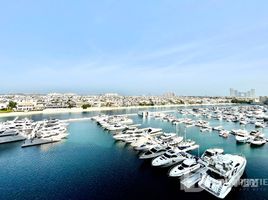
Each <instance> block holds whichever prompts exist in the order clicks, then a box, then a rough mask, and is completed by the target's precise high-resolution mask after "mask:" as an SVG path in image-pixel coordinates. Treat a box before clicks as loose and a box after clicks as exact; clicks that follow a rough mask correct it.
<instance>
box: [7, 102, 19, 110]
mask: <svg viewBox="0 0 268 200" xmlns="http://www.w3.org/2000/svg"><path fill="white" fill-rule="evenodd" d="M7 107H8V108H7V110H13V109H14V108H17V103H16V102H14V101H10V102H9V103H8V106H7Z"/></svg>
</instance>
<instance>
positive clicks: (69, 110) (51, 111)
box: [0, 103, 235, 118]
mask: <svg viewBox="0 0 268 200" xmlns="http://www.w3.org/2000/svg"><path fill="white" fill-rule="evenodd" d="M224 105H235V104H233V103H215V104H178V105H173V104H170V105H158V106H128V107H91V108H87V109H83V108H60V109H45V110H42V111H29V112H9V113H0V118H2V117H17V116H28V115H38V114H60V113H82V112H99V111H110V110H128V109H142V108H144V109H147V108H171V107H190V106H224Z"/></svg>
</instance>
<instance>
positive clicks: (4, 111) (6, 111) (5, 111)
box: [0, 109, 12, 113]
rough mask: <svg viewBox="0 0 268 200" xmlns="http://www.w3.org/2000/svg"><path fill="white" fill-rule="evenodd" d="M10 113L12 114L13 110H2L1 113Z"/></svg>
mask: <svg viewBox="0 0 268 200" xmlns="http://www.w3.org/2000/svg"><path fill="white" fill-rule="evenodd" d="M10 112H12V110H11V109H1V110H0V113H10Z"/></svg>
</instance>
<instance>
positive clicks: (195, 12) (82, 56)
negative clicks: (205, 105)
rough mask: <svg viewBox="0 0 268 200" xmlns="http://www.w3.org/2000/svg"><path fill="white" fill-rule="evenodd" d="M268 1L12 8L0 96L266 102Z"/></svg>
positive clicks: (0, 55)
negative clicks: (254, 97)
mask: <svg viewBox="0 0 268 200" xmlns="http://www.w3.org/2000/svg"><path fill="white" fill-rule="evenodd" d="M267 10H268V1H265V0H256V1H252V0H235V1H233V0H202V1H200V0H195V1H194V0H165V1H164V0H161V1H160V0H147V1H143V0H127V1H123V0H99V1H90V0H85V1H82V0H77V1H72V0H56V1H55V0H44V1H41V0H38V1H36V0H32V1H30V0H16V1H13V0H10V1H2V2H1V7H0V26H1V29H0V30H1V31H0V69H1V75H2V76H1V87H0V93H12V92H27V93H31V92H36V93H38V92H42V93H46V92H52V91H57V92H77V93H84V94H95V93H103V92H119V93H122V94H129V95H131V94H162V93H165V92H168V91H172V92H175V93H176V94H178V95H228V91H229V88H230V87H234V88H236V89H239V90H242V91H246V90H248V89H251V88H256V91H257V94H258V95H268V87H267V84H268V79H267V75H268V12H267Z"/></svg>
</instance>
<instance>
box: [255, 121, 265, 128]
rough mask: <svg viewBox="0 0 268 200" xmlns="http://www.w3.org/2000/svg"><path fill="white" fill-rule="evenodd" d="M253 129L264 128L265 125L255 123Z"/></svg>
mask: <svg viewBox="0 0 268 200" xmlns="http://www.w3.org/2000/svg"><path fill="white" fill-rule="evenodd" d="M255 127H256V128H265V127H266V126H265V124H264V123H262V122H256V123H255Z"/></svg>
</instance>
